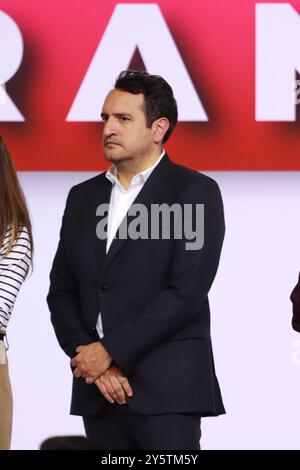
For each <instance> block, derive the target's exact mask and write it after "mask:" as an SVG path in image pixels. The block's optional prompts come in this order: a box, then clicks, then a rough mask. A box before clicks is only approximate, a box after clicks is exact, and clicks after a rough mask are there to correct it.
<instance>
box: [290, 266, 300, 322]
mask: <svg viewBox="0 0 300 470" xmlns="http://www.w3.org/2000/svg"><path fill="white" fill-rule="evenodd" d="M290 298H291V301H292V303H293V317H292V327H293V328H294V330H296V331H300V274H299V279H298V283H297V284H296V286H295V287H294V289H293V291H292V293H291V297H290Z"/></svg>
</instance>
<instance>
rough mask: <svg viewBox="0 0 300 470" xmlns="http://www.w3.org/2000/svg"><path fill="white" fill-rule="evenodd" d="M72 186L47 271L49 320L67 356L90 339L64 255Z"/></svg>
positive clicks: (90, 341) (73, 280) (71, 355)
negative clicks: (82, 321) (57, 241)
mask: <svg viewBox="0 0 300 470" xmlns="http://www.w3.org/2000/svg"><path fill="white" fill-rule="evenodd" d="M74 189H75V188H72V189H71V191H70V192H69V195H68V198H67V202H66V208H65V211H64V215H63V219H62V227H61V230H60V240H59V244H58V248H57V251H56V254H55V257H54V261H53V265H52V269H51V273H50V289H49V293H48V296H47V303H48V306H49V310H50V312H51V321H52V324H53V327H54V331H55V334H56V337H57V340H58V342H59V344H60V346H61V348H62V349H63V350H64V351H65V353H66V354H67V355H68V356H69V357H73V356H74V355H75V354H76V353H75V349H76V347H77V346H78V345H83V344H89V343H92V342H93V341H94V340H93V339H92V338H90V336H89V335H88V334H87V333H86V331H85V330H84V328H83V326H82V324H81V320H80V315H79V311H78V305H79V301H78V295H77V292H78V290H77V289H76V282H75V279H74V278H73V276H72V272H71V269H70V266H69V264H68V259H67V255H66V239H65V231H66V226H67V224H68V214H69V211H70V208H71V206H72V201H73V194H74Z"/></svg>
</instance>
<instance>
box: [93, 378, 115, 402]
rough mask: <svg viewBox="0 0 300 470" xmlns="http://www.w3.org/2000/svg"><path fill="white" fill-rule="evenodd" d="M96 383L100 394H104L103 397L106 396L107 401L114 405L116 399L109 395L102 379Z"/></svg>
mask: <svg viewBox="0 0 300 470" xmlns="http://www.w3.org/2000/svg"><path fill="white" fill-rule="evenodd" d="M95 383H96V385H97V387H98V389H99V390H100V392H101V393H102V395H103V396H104V398H105V399H106V400H107V401H109V403H114V399H113V398H112V397H111V396H110V394H109V393H108V391H107V388H106V386H105V384H104V382H103V381H102V380H101V379H97V380H96V382H95Z"/></svg>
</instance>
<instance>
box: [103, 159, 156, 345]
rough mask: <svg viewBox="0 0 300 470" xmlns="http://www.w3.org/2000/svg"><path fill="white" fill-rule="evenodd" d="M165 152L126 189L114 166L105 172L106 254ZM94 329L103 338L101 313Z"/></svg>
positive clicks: (135, 176) (135, 177)
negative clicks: (107, 195) (108, 189)
mask: <svg viewBox="0 0 300 470" xmlns="http://www.w3.org/2000/svg"><path fill="white" fill-rule="evenodd" d="M164 154H165V151H164V150H163V151H162V153H161V155H160V157H159V158H158V159H157V160H156V162H155V163H154V164H153V165H151V166H150V167H149V168H147V169H146V170H144V171H141V172H140V173H138V174H137V175H134V177H133V178H132V180H131V182H130V185H129V187H128V189H125V188H124V187H123V186H122V185H121V183H120V181H119V180H118V175H117V169H116V167H115V166H114V165H111V167H110V168H109V169H108V170H107V172H106V173H105V176H106V177H107V178H108V179H109V181H111V183H112V185H113V186H112V190H111V195H110V201H109V211H108V224H107V242H106V253H107V252H108V250H109V248H110V245H111V243H112V241H113V239H114V238H115V235H116V233H117V230H118V228H119V226H120V224H121V222H122V220H123V218H124V217H125V215H126V214H127V212H128V210H129V208H130V207H131V205H132V203H133V201H134V200H135V198H136V197H137V195H138V193H139V192H140V190H141V189H142V187H143V186H144V184H145V182H146V181H147V179H148V178H149V176H150V175H151V173H152V171H153V170H154V168H155V167H156V166H157V165H158V164H159V162H160V161H161V159H162V158H163V156H164ZM96 329H97V332H98V334H99V337H100V338H103V336H104V335H103V326H102V319H101V313H99V315H98V319H97V324H96Z"/></svg>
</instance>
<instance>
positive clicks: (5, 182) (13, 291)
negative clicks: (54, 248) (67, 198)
mask: <svg viewBox="0 0 300 470" xmlns="http://www.w3.org/2000/svg"><path fill="white" fill-rule="evenodd" d="M32 251H33V240H32V230H31V222H30V218H29V213H28V209H27V206H26V202H25V198H24V195H23V192H22V189H21V187H20V184H19V181H18V177H17V174H16V170H15V168H14V165H13V162H12V159H11V157H10V154H9V152H8V150H7V147H6V145H5V143H4V140H3V138H2V137H1V136H0V450H9V448H10V442H11V434H12V418H13V397H12V390H11V384H10V379H9V371H8V362H7V344H8V342H7V340H6V331H7V325H8V322H9V319H10V316H11V313H12V311H13V307H14V304H15V301H16V298H17V295H18V293H19V290H20V287H21V285H22V283H23V281H24V280H25V278H26V276H27V274H28V271H29V267H30V265H31V259H32Z"/></svg>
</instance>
